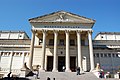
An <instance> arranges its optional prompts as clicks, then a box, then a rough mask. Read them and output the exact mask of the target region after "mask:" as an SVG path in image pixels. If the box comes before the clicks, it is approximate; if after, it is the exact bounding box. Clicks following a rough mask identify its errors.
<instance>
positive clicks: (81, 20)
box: [29, 11, 95, 72]
mask: <svg viewBox="0 0 120 80" xmlns="http://www.w3.org/2000/svg"><path fill="white" fill-rule="evenodd" d="M29 21H30V23H31V25H32V40H31V49H30V52H31V55H30V60H29V61H30V62H29V68H31V69H32V65H40V66H41V71H44V70H47V71H62V67H63V66H65V68H66V70H65V71H68V72H69V71H75V69H76V67H80V68H81V70H83V69H84V71H87V70H93V69H94V57H93V47H92V27H93V25H94V23H95V21H94V20H92V19H89V18H85V17H81V16H78V15H75V14H72V13H69V12H64V11H58V12H55V13H51V14H48V15H45V16H41V17H36V18H32V19H29ZM83 57H84V58H83ZM83 59H85V61H83ZM83 62H84V63H83ZM83 64H84V66H83ZM83 67H84V68H83Z"/></svg>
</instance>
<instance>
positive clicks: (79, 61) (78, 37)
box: [77, 31, 82, 70]
mask: <svg viewBox="0 0 120 80" xmlns="http://www.w3.org/2000/svg"><path fill="white" fill-rule="evenodd" d="M77 43H78V45H77V46H78V67H80V69H81V70H82V53H81V33H80V31H77Z"/></svg>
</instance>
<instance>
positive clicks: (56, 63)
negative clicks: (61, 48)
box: [52, 31, 58, 72]
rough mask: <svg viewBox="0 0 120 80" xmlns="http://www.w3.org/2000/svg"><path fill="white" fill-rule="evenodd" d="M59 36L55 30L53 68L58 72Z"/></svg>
mask: <svg viewBox="0 0 120 80" xmlns="http://www.w3.org/2000/svg"><path fill="white" fill-rule="evenodd" d="M57 38H58V32H57V31H54V57H53V70H52V71H54V72H57V71H58V69H57V67H58V66H57V65H58V56H57V41H58V40H57Z"/></svg>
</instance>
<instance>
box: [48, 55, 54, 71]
mask: <svg viewBox="0 0 120 80" xmlns="http://www.w3.org/2000/svg"><path fill="white" fill-rule="evenodd" d="M52 69H53V56H48V57H47V71H52Z"/></svg>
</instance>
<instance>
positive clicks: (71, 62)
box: [70, 56, 76, 72]
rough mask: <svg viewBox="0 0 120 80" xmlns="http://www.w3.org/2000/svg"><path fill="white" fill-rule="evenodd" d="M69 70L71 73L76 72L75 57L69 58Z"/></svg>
mask: <svg viewBox="0 0 120 80" xmlns="http://www.w3.org/2000/svg"><path fill="white" fill-rule="evenodd" d="M70 69H71V71H72V72H75V71H76V57H75V56H71V57H70Z"/></svg>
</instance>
